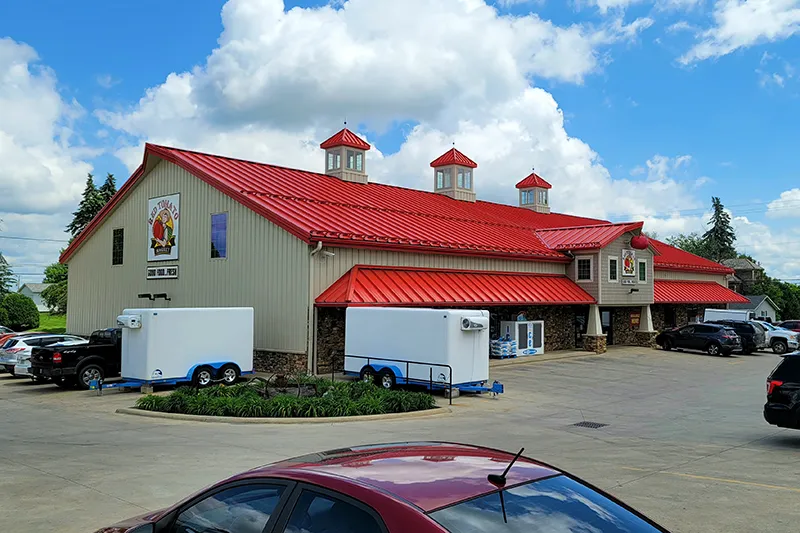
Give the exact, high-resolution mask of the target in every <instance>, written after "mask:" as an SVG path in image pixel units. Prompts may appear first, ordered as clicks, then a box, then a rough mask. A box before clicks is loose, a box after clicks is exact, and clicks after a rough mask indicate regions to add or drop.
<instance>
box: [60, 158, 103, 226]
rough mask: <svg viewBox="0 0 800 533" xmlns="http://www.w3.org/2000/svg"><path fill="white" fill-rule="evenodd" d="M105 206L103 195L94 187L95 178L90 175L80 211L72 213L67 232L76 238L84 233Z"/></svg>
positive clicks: (79, 207) (79, 206)
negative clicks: (84, 229)
mask: <svg viewBox="0 0 800 533" xmlns="http://www.w3.org/2000/svg"><path fill="white" fill-rule="evenodd" d="M104 205H105V201H104V200H103V198H102V195H101V194H100V192H99V191H98V190H97V187H95V185H94V176H92V174H91V173H90V174H89V175H88V177H87V178H86V188H85V189H84V190H83V197H82V199H81V203H80V204H79V205H78V210H77V211H75V212H74V213H72V222H70V223H69V225H68V226H67V231H68V232H69V233H70V234H71V235H72V236H73V237H75V236H76V235H78V234H79V233H80V232H82V231H83V228H85V227H86V226H87V225H88V224H89V222H91V221H92V219H93V218H94V216H95V215H96V214H97V213H99V212H100V210H101V209H102V208H103V206H104Z"/></svg>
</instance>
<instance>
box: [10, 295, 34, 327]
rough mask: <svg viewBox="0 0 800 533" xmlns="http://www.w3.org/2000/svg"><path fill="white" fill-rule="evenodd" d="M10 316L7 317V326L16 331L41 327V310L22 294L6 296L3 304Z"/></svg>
mask: <svg viewBox="0 0 800 533" xmlns="http://www.w3.org/2000/svg"><path fill="white" fill-rule="evenodd" d="M2 307H3V309H5V311H6V313H8V316H7V317H6V321H7V323H6V324H3V325H4V326H7V327H9V328H11V329H13V330H14V331H24V330H26V329H33V328H38V327H39V310H38V309H37V308H36V304H35V303H33V300H31V299H30V298H28V297H27V296H25V295H24V294H20V293H18V292H12V293H10V294H6V295H5V297H4V298H3V303H2Z"/></svg>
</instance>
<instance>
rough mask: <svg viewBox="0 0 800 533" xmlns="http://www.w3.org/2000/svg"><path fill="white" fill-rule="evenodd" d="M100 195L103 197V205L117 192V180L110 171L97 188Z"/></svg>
mask: <svg viewBox="0 0 800 533" xmlns="http://www.w3.org/2000/svg"><path fill="white" fill-rule="evenodd" d="M98 192H99V193H100V196H101V197H102V198H103V205H106V204H107V203H108V201H109V200H111V197H112V196H114V193H116V192H117V180H116V178H114V174H112V173H111V172H109V173H108V175H107V176H106V181H105V182H103V184H102V185H101V186H100V188H99V189H98Z"/></svg>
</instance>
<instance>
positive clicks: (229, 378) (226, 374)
mask: <svg viewBox="0 0 800 533" xmlns="http://www.w3.org/2000/svg"><path fill="white" fill-rule="evenodd" d="M219 378H220V379H221V380H222V382H223V383H224V384H225V385H233V384H234V383H236V382H237V381H238V380H239V369H238V368H237V367H236V365H225V366H223V367H222V368H220V369H219Z"/></svg>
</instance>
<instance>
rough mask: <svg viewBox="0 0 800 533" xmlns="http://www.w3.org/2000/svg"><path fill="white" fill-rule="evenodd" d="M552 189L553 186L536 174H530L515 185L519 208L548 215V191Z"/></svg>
mask: <svg viewBox="0 0 800 533" xmlns="http://www.w3.org/2000/svg"><path fill="white" fill-rule="evenodd" d="M552 188H553V186H552V185H550V184H549V183H547V181H545V180H544V179H543V178H542V177H541V176H539V175H538V174H536V172H531V173H530V175H529V176H528V177H526V178H525V179H524V180H522V181H520V182H519V183H517V189H519V206H520V207H524V208H526V209H531V210H533V211H536V212H537V213H550V189H552Z"/></svg>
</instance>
